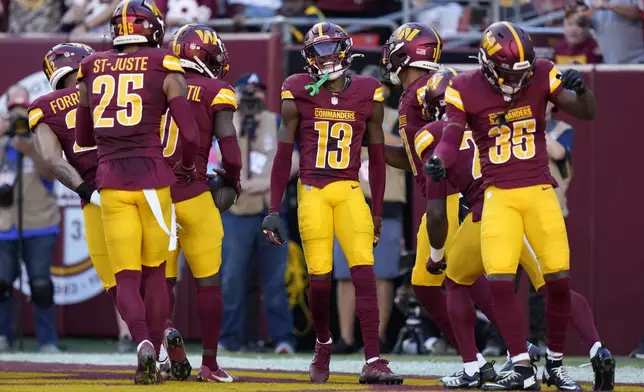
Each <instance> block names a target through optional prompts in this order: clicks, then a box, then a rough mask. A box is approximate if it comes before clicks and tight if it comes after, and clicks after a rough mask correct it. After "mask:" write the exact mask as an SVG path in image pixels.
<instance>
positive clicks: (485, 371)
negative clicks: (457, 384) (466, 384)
mask: <svg viewBox="0 0 644 392" xmlns="http://www.w3.org/2000/svg"><path fill="white" fill-rule="evenodd" d="M494 363H495V362H494V361H490V362H486V363H485V365H483V366H481V367H480V368H479V371H478V374H479V376H478V377H479V380H480V382H479V384H478V385H477V387H480V386H481V385H482V384H484V383H486V382H488V381H494V380H496V378H497V374H496V370H495V369H494ZM464 374H465V370H464V369H463V368H461V369H459V370H458V371H457V372H455V373H452V374H450V375H449V376H445V377H443V378H440V379H439V380H438V381H440V382H442V383H443V384H445V385H447V384H451V383H452V382H451V380H454V379H458V378H461V377H463V375H464ZM446 388H448V387H447V386H446Z"/></svg>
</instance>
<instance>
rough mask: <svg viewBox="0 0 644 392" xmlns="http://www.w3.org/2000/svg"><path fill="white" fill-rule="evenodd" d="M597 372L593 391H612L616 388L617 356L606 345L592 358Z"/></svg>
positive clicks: (594, 369)
mask: <svg viewBox="0 0 644 392" xmlns="http://www.w3.org/2000/svg"><path fill="white" fill-rule="evenodd" d="M590 363H592V365H593V372H595V382H594V383H593V391H612V390H614V389H615V358H613V354H611V353H610V351H608V349H607V348H606V347H604V346H601V347H600V348H599V350H597V354H595V356H594V357H593V358H592V359H591V360H590Z"/></svg>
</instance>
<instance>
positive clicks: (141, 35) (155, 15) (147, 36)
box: [110, 0, 165, 48]
mask: <svg viewBox="0 0 644 392" xmlns="http://www.w3.org/2000/svg"><path fill="white" fill-rule="evenodd" d="M110 29H111V31H112V45H113V46H121V45H130V44H148V45H150V46H153V47H156V48H160V47H161V45H162V44H163V36H164V35H165V23H164V21H163V14H161V11H159V8H157V6H156V4H154V3H153V2H152V1H150V0H123V1H121V2H120V3H119V5H118V6H116V9H115V10H114V12H113V13H112V18H111V19H110Z"/></svg>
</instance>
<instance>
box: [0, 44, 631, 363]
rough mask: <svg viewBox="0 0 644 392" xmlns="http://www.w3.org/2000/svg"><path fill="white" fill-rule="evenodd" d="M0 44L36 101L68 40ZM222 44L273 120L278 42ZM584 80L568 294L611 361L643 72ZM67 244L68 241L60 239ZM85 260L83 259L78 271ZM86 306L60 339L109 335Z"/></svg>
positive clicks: (4, 77)
mask: <svg viewBox="0 0 644 392" xmlns="http://www.w3.org/2000/svg"><path fill="white" fill-rule="evenodd" d="M0 38H1V39H0V51H1V52H2V53H10V54H11V55H10V56H9V58H8V61H6V62H5V63H3V67H2V73H1V74H0V91H4V90H5V89H6V88H7V87H8V86H9V85H11V84H13V83H15V82H16V81H20V80H23V78H27V79H25V80H24V83H25V84H26V85H27V86H28V87H29V89H30V91H31V92H32V93H34V94H36V95H39V94H41V93H42V92H43V90H44V89H46V88H47V87H46V81H45V83H44V85H43V79H42V77H40V76H31V77H30V75H32V74H34V73H36V74H41V72H40V67H41V63H42V57H43V55H44V53H45V52H46V50H47V49H48V48H50V47H51V46H53V45H54V44H56V43H59V42H62V41H64V40H65V37H52V36H47V37H43V38H18V37H13V36H4V37H0ZM224 40H225V42H226V47H227V48H228V50H229V51H230V54H231V63H232V69H231V71H230V72H229V74H228V75H227V77H226V79H227V80H228V81H230V82H231V83H234V80H235V78H236V77H237V76H239V75H240V74H241V73H243V72H251V71H252V72H256V73H258V74H259V75H260V77H261V78H263V80H264V81H265V83H266V84H267V87H268V92H269V94H268V102H267V106H268V107H269V108H270V109H271V110H275V111H277V110H278V108H279V96H278V91H279V88H280V83H281V81H282V74H281V67H282V55H281V53H282V52H281V47H280V44H279V40H278V39H277V38H276V36H271V35H269V34H265V35H250V34H241V35H230V36H226V35H224ZM87 43H88V44H90V45H93V46H94V47H95V48H96V49H106V48H107V43H106V42H87ZM583 70H584V72H583V73H584V76H585V78H586V80H587V82H588V84H589V86H590V87H591V88H592V89H593V90H594V92H595V95H596V97H597V106H598V116H597V119H596V120H595V121H593V122H592V123H585V122H580V121H575V120H571V119H569V118H567V117H566V116H561V118H562V119H564V120H566V121H569V122H570V123H571V124H573V125H574V128H575V146H574V153H573V156H574V167H575V172H574V177H573V180H572V184H571V187H570V190H569V191H568V203H569V208H570V216H569V217H568V220H567V223H568V231H569V238H570V247H571V256H572V277H573V287H574V288H575V289H576V290H577V291H579V292H580V293H582V294H583V295H585V296H586V297H587V298H588V301H589V303H590V305H591V307H592V309H593V311H594V313H595V319H596V322H597V326H598V329H599V332H600V334H601V336H602V338H603V339H604V341H605V343H606V344H607V345H608V346H609V347H610V348H611V349H613V350H614V352H616V353H618V354H626V353H627V352H628V351H629V350H630V349H631V348H633V347H634V346H635V345H636V344H637V341H638V340H639V339H640V338H641V337H642V336H644V327H643V326H644V311H643V309H642V308H641V306H642V303H641V302H640V301H641V298H644V285H642V284H641V281H642V279H643V278H644V276H643V274H642V272H641V271H642V268H641V264H640V263H641V262H642V260H641V255H640V254H639V242H638V241H639V240H640V237H641V236H642V228H641V227H640V224H641V222H643V221H644V216H643V215H644V214H643V213H642V210H641V206H640V205H639V203H640V202H641V201H642V200H644V186H643V185H641V184H640V183H639V181H637V179H639V177H640V176H641V175H642V173H644V161H643V160H642V159H641V157H640V156H639V154H643V153H644V152H643V151H642V146H644V133H640V129H639V126H640V124H641V116H640V113H639V111H641V110H642V102H644V92H643V91H642V90H640V89H638V88H637V87H636V86H638V85H640V83H641V84H643V85H644V67H640V66H632V67H626V66H625V67H611V66H598V67H597V68H591V67H590V66H588V67H586V68H584V69H583ZM38 78H40V79H38ZM629 87H632V88H629ZM0 106H2V103H1V102H0ZM70 208H75V209H76V210H77V209H78V207H77V205H76V204H75V203H74V206H73V207H65V208H64V209H65V210H68V209H70ZM423 211H424V206H423V205H422V203H416V212H417V214H416V219H415V222H414V225H415V226H416V227H417V224H418V218H417V217H418V214H421V213H422V212H423ZM65 212H66V213H67V212H68V211H65ZM77 212H78V211H77ZM77 212H76V213H77ZM70 215H74V214H70ZM74 222H75V220H74V219H68V222H66V223H65V224H64V225H63V231H64V232H65V233H64V235H62V236H61V241H60V242H61V245H60V246H59V247H58V249H57V261H56V263H55V264H56V265H58V266H62V265H67V264H70V262H69V260H70V259H74V257H76V258H78V255H70V252H69V251H68V250H67V249H64V248H65V246H67V244H68V242H66V241H72V240H78V235H81V234H82V233H81V234H78V235H76V234H73V233H74V230H76V226H77V225H78V222H77V221H76V223H74ZM70 233H71V234H70ZM68 237H69V238H71V239H65V238H68ZM80 240H81V241H82V235H81V237H80ZM63 243H64V244H66V245H65V246H63V245H62V244H63ZM71 253H73V252H71ZM81 253H82V252H81ZM81 258H82V257H81ZM86 259H87V256H86V254H85V256H84V259H83V260H81V262H82V261H85V260H86ZM89 281H91V279H90V280H89ZM524 282H527V280H526V279H524ZM94 283H95V282H94ZM524 286H525V284H524ZM82 289H83V287H80V286H79V287H71V286H70V288H69V290H71V291H73V290H82ZM72 294H73V293H72ZM194 296H195V289H194V288H193V284H192V279H191V278H190V279H184V281H183V282H182V284H181V287H180V293H179V296H178V298H177V299H178V305H179V309H178V313H177V316H178V317H177V320H178V326H179V327H180V328H181V329H183V332H184V333H185V334H186V336H187V337H198V336H199V335H200V331H199V330H198V327H196V326H197V325H198V323H197V322H196V318H194V317H196V316H195V313H196V312H195V311H196V309H195V305H194V303H193V302H192V301H191V299H192V298H194ZM90 298H91V299H89V300H84V301H82V302H80V303H75V302H74V301H70V303H73V304H70V305H65V306H60V307H59V310H58V319H57V322H58V327H59V331H60V333H61V335H62V336H115V335H116V322H115V318H114V313H113V308H112V305H111V302H110V300H109V299H108V298H107V297H106V296H105V295H99V296H94V297H90ZM631 305H632V307H631ZM526 306H527V305H526ZM31 320H32V316H31V312H30V311H27V320H26V324H25V325H26V326H27V327H28V331H27V332H28V333H32V332H33V330H32V329H31V325H32V322H31ZM578 340H579V339H578V337H577V336H574V335H572V334H571V336H570V339H569V342H570V344H569V351H570V352H576V353H585V352H586V350H585V349H582V346H581V345H580V344H579V343H578Z"/></svg>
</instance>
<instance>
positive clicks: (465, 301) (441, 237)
mask: <svg viewBox="0 0 644 392" xmlns="http://www.w3.org/2000/svg"><path fill="white" fill-rule="evenodd" d="M456 74H457V73H456V72H451V71H448V72H439V73H437V74H435V75H434V76H433V77H432V78H431V79H430V81H429V82H428V83H427V92H426V93H425V99H424V103H425V107H426V108H427V113H428V115H427V117H428V118H429V120H430V124H428V125H426V126H425V127H423V128H421V130H420V131H419V132H418V133H417V134H416V139H415V143H414V145H415V148H416V153H417V154H418V156H419V157H420V158H421V159H422V160H423V162H427V160H428V158H429V157H431V155H432V153H433V151H434V148H435V146H436V145H437V144H438V142H439V141H440V138H441V136H442V133H443V128H444V126H445V125H446V124H447V121H448V120H447V118H446V116H445V90H446V88H447V86H448V84H449V82H450V81H451V79H452V78H453V77H454V76H455V75H456ZM436 120H438V121H436ZM446 181H447V182H449V183H450V184H451V185H452V186H454V187H455V188H456V189H458V190H459V192H460V193H461V194H463V195H464V196H465V199H466V201H467V205H468V208H469V211H470V213H469V214H468V215H467V216H466V218H465V220H464V222H463V223H462V224H461V226H460V227H459V228H458V231H457V232H456V235H455V237H454V239H453V241H452V244H451V246H450V248H449V249H447V250H446V252H447V253H446V255H445V258H444V259H443V260H432V259H431V258H430V260H429V261H428V266H427V268H428V270H431V271H433V272H434V273H437V272H440V271H441V270H442V269H445V267H446V270H445V272H446V275H447V279H446V286H447V308H448V311H449V315H450V320H451V322H452V327H453V329H454V334H455V336H456V340H457V341H458V347H459V350H460V353H461V357H462V358H463V363H464V369H463V371H461V372H460V373H459V374H458V375H456V376H455V377H451V378H444V379H443V382H444V384H445V386H446V387H447V388H454V389H460V388H468V387H477V386H480V385H481V384H482V383H484V382H485V381H488V380H491V379H492V375H494V372H493V371H492V370H493V367H491V366H488V365H487V362H485V361H484V360H482V356H481V354H480V353H478V352H477V349H476V342H475V339H474V328H475V321H476V315H475V312H474V306H473V303H472V299H473V298H472V296H471V295H470V290H472V285H473V282H475V281H476V280H477V279H485V278H484V277H482V276H481V275H483V273H484V267H483V260H482V258H481V240H480V237H481V223H480V220H481V213H482V209H483V199H484V198H483V188H482V185H483V178H482V174H481V164H480V161H479V153H478V148H477V147H476V143H474V139H473V138H472V131H471V130H466V131H465V133H464V135H463V140H462V142H461V145H460V147H459V152H458V157H457V158H456V161H455V163H454V165H453V166H452V167H451V168H450V169H449V170H447V172H446V180H443V181H441V182H435V181H432V180H431V179H429V178H428V180H427V186H428V187H429V188H435V190H431V189H428V194H433V195H435V196H434V197H433V198H431V199H430V200H429V201H428V214H427V220H428V226H429V227H430V229H431V232H430V236H429V238H430V243H431V246H432V248H436V249H441V248H444V244H445V240H446V238H447V232H448V227H447V226H448V225H449V222H448V220H447V211H446V208H445V206H446V198H447V196H448V194H447V192H446V189H447V187H446V184H445V182H446ZM445 261H447V264H445ZM520 263H521V265H522V266H523V268H524V269H525V271H526V272H527V273H528V276H529V277H530V281H531V282H532V285H533V286H534V288H535V289H536V290H537V291H542V292H545V286H544V285H545V281H544V279H543V273H542V272H541V270H540V268H539V264H538V262H537V260H536V259H535V258H534V253H533V252H532V249H531V248H530V246H529V245H528V244H527V241H526V243H525V244H524V246H523V248H522V249H521V256H520ZM571 295H572V315H571V325H572V327H573V328H575V329H576V330H577V331H578V332H579V334H580V335H581V336H582V338H583V340H584V341H585V342H586V343H587V344H588V346H589V347H590V351H591V362H592V363H593V368H594V370H595V384H594V390H613V388H614V379H615V373H614V369H615V362H614V360H612V355H611V353H610V351H608V350H607V349H606V348H605V347H603V346H602V344H601V341H600V338H599V334H598V333H597V329H596V328H595V323H594V320H593V316H592V312H591V311H590V307H589V306H588V302H587V301H586V299H585V298H584V297H583V296H582V295H580V294H578V293H576V292H574V291H573V292H571ZM477 305H478V304H477ZM479 307H480V306H479ZM481 310H482V311H483V313H485V314H486V315H487V316H488V318H490V320H492V322H493V323H495V322H496V319H495V315H494V311H493V309H484V308H481ZM608 358H611V359H610V360H608ZM600 363H601V365H602V366H599V365H600ZM511 364H512V362H511V361H510V362H509V366H507V365H506V366H507V367H504V369H502V370H501V372H502V373H504V372H507V371H509V370H511ZM604 365H607V366H604ZM477 373H478V374H477Z"/></svg>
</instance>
